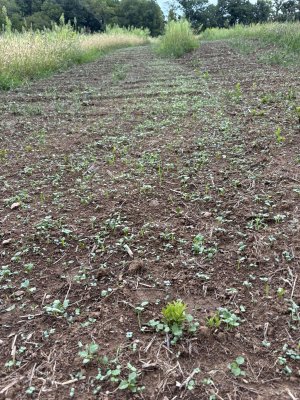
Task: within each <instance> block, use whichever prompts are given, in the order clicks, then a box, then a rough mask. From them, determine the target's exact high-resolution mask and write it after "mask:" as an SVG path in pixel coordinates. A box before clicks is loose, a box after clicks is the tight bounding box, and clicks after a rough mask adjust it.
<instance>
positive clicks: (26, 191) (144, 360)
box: [0, 42, 300, 400]
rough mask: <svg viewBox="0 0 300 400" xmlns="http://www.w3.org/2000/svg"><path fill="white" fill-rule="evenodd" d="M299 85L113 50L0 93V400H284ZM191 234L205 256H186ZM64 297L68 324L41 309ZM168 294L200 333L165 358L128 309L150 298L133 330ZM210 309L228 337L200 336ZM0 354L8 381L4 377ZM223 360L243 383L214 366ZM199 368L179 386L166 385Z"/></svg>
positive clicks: (156, 339)
mask: <svg viewBox="0 0 300 400" xmlns="http://www.w3.org/2000/svg"><path fill="white" fill-rule="evenodd" d="M206 71H207V72H208V74H206V73H205V72H206ZM297 76H299V74H297V73H295V71H288V70H285V69H282V68H279V67H271V66H266V65H262V64H259V63H257V61H256V59H255V55H253V56H251V57H248V58H244V57H242V56H240V55H238V54H237V53H235V52H234V51H233V50H231V49H230V48H229V47H227V46H226V44H224V43H223V42H214V43H204V44H203V45H202V46H201V48H200V49H199V50H198V51H197V52H195V53H193V54H191V55H188V56H186V57H185V58H184V59H183V60H181V61H180V62H174V61H167V60H161V59H158V58H157V57H156V56H155V55H154V54H153V53H152V51H151V49H149V48H147V47H142V48H135V49H125V50H119V51H116V52H115V53H113V54H110V55H108V56H106V57H104V58H102V59H100V60H98V61H96V62H93V63H91V64H88V65H84V66H80V67H74V68H72V69H71V70H69V71H66V72H64V73H61V74H56V75H54V76H53V77H52V78H50V79H45V80H41V81H38V82H35V83H32V84H31V85H30V86H28V87H26V88H25V87H24V88H20V89H18V90H15V91H11V92H9V93H2V94H1V95H0V109H1V120H0V138H1V150H2V152H1V164H0V178H1V187H2V193H3V201H2V202H1V204H0V211H1V214H0V215H1V217H0V220H1V239H2V241H3V240H11V241H10V242H9V243H6V244H2V249H1V265H3V266H7V267H5V268H4V269H3V271H6V272H5V273H3V274H2V277H1V285H2V289H1V292H2V293H1V320H2V326H1V340H2V341H3V343H2V348H1V360H3V364H2V367H1V375H0V378H1V389H2V390H3V388H4V389H5V388H8V389H7V390H5V391H4V392H3V393H2V394H3V396H4V397H3V398H7V399H8V398H13V399H23V398H27V395H26V393H25V391H26V389H27V388H28V387H29V386H34V387H35V388H36V391H35V393H39V396H40V398H44V399H55V398H69V393H70V388H72V387H73V388H74V397H75V398H85V399H92V398H100V399H124V398H128V399H132V398H144V399H163V398H164V400H166V399H172V398H183V399H207V398H209V395H210V394H213V393H215V394H216V398H226V396H230V398H235V399H262V398H263V399H290V398H292V396H295V397H297V395H298V396H299V394H300V393H299V365H297V360H293V359H291V358H289V357H288V356H286V355H285V353H284V351H283V350H282V348H283V347H284V346H287V348H288V349H289V350H293V351H294V352H297V343H298V342H299V334H298V331H297V329H292V327H291V312H290V311H289V307H290V306H291V303H290V302H289V301H288V300H289V298H290V297H291V296H292V298H293V300H294V302H295V304H297V303H299V289H298V287H299V286H298V285H297V282H298V281H297V277H298V274H299V208H298V207H299V191H300V183H299V182H300V181H299V124H298V123H297V119H296V117H295V113H294V108H293V107H294V105H295V104H298V103H299V80H298V79H297ZM237 84H240V86H236V85H237ZM278 127H280V128H281V132H282V135H283V136H284V138H285V140H284V141H283V143H282V144H279V143H277V142H276V137H275V134H274V132H275V130H276V129H277V128H278ZM16 202H17V203H20V205H19V206H17V208H16V209H14V210H11V208H10V207H11V205H12V204H13V203H16ZM199 233H201V234H202V235H203V236H204V237H205V246H206V248H207V249H208V255H204V254H203V255H199V256H196V255H195V254H193V251H192V243H193V238H194V237H195V236H196V235H197V234H199ZM4 243H5V242H4ZM124 244H126V245H127V246H129V248H130V249H131V250H132V252H133V256H134V257H133V259H131V257H130V255H129V254H128V252H126V248H124ZM209 249H210V250H209ZM214 249H216V254H215V255H213V253H214ZM209 254H211V258H210V256H209ZM30 264H33V268H32V270H31V271H29V270H30V267H28V265H30ZM26 265H27V267H26ZM27 281H29V282H27ZM26 285H27V286H26ZM279 287H284V289H285V291H286V294H285V296H284V297H285V299H281V298H280V297H279V296H278V295H277V294H276V293H277V292H276V291H277V289H278V288H279ZM31 288H33V289H34V288H35V289H34V290H30V289H31ZM64 298H68V299H69V300H70V306H69V307H68V308H67V310H66V311H67V314H68V315H67V317H54V316H51V315H48V314H47V313H46V312H45V310H44V308H43V307H44V306H45V305H49V304H51V303H52V302H53V301H54V300H56V299H59V300H63V299H64ZM176 298H181V299H183V300H184V301H185V302H186V303H187V304H188V306H189V311H190V312H191V313H192V314H193V315H194V316H195V317H196V318H197V319H198V320H199V321H200V325H201V329H200V331H199V332H198V333H197V335H196V336H195V337H191V336H188V335H187V336H185V337H184V338H183V340H182V341H180V342H179V343H178V344H177V345H176V346H175V348H174V349H173V348H171V351H170V350H168V349H166V348H165V346H164V336H161V335H159V334H154V333H153V332H151V331H149V330H147V331H146V332H145V333H142V332H141V331H140V329H139V324H138V320H137V316H136V313H135V311H134V307H135V306H137V305H139V304H140V303H141V302H143V301H145V300H147V301H149V304H148V305H147V307H146V310H145V311H144V312H143V313H142V316H141V318H142V323H144V324H145V323H146V322H147V321H148V320H150V319H152V318H159V315H160V310H161V308H162V306H163V305H164V304H165V303H166V302H167V301H169V300H172V299H176ZM220 306H222V307H227V308H228V309H230V310H232V311H234V312H235V313H236V314H237V315H238V316H239V317H240V318H241V319H242V321H243V322H241V323H240V326H239V327H237V328H235V329H233V330H227V329H224V328H222V329H218V330H215V331H214V332H213V331H212V332H210V331H208V330H207V329H206V328H205V327H204V325H205V319H206V318H207V317H208V316H210V315H212V313H214V312H215V311H216V309H217V308H218V307H220ZM241 306H242V307H241ZM241 310H245V311H241ZM294 317H295V315H294ZM297 323H298V324H299V322H297V321H296V320H295V321H293V325H297ZM52 330H53V331H52ZM126 332H132V339H128V338H126ZM78 341H81V342H82V343H83V344H84V345H85V344H87V343H91V342H93V341H95V342H96V343H98V344H99V346H100V351H99V353H100V355H101V356H104V355H106V356H108V357H109V359H114V358H115V356H116V351H117V349H119V350H118V354H119V359H118V363H119V364H120V365H122V369H123V372H122V374H125V372H126V365H127V362H130V363H131V364H133V365H135V366H136V367H137V368H138V369H139V371H141V372H142V374H141V376H140V377H139V384H141V385H145V391H144V392H143V393H142V394H141V395H138V394H135V395H134V394H132V393H127V392H122V391H120V390H119V391H115V388H116V385H115V386H114V385H113V384H109V383H103V382H101V383H99V381H97V380H96V379H95V376H97V367H98V366H99V363H98V364H97V362H96V361H93V362H91V363H89V364H88V365H87V366H84V365H82V360H81V359H80V357H79V356H78V351H79V347H78ZM263 341H265V343H270V345H269V344H268V345H265V346H263V345H262V342H263ZM12 344H14V345H15V347H14V346H13V359H14V360H15V361H17V362H20V365H17V368H9V367H8V366H6V367H4V363H6V362H8V361H10V360H11V357H12V356H11V352H12V350H11V346H12ZM290 354H291V353H290ZM239 355H243V356H244V357H245V359H246V363H245V370H246V372H247V375H246V378H245V379H240V378H238V379H235V378H234V377H233V376H232V375H231V374H230V372H229V370H228V368H227V365H228V363H230V362H232V361H233V360H234V359H235V357H237V356H239ZM278 356H281V357H284V356H285V357H287V362H288V366H289V367H290V368H292V370H293V373H292V375H291V376H290V377H289V376H285V375H284V373H283V372H282V369H283V368H284V367H282V366H280V365H279V364H278V361H277V359H278ZM148 364H151V367H150V368H149V367H147V365H148ZM198 367H199V368H200V369H201V372H200V373H199V375H197V385H196V387H195V389H194V390H193V391H188V390H185V389H184V390H179V389H178V388H177V387H176V381H177V382H180V383H182V382H183V381H184V380H185V379H187V377H188V376H190V374H191V373H192V371H193V369H194V368H198ZM102 369H103V366H102ZM74 377H77V378H78V382H75V381H74V382H72V383H68V382H69V380H70V379H71V380H73V379H74ZM80 377H81V378H82V377H84V378H82V379H79V378H80ZM204 378H210V379H212V381H213V384H211V385H204V384H203V383H201V381H202V379H204ZM62 383H67V384H65V385H64V384H62ZM10 384H11V385H12V386H11V387H9V385H10ZM100 384H101V386H102V388H101V389H99V388H98V387H99V386H100ZM1 389H0V391H1ZM97 390H98V392H97ZM96 392H97V394H96ZM105 393H106V394H105ZM34 396H35V394H34Z"/></svg>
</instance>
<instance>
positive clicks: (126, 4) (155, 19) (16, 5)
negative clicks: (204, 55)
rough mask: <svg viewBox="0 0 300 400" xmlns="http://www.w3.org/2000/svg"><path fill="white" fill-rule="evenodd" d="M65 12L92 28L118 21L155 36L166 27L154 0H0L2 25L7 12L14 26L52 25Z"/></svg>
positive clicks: (76, 23)
mask: <svg viewBox="0 0 300 400" xmlns="http://www.w3.org/2000/svg"><path fill="white" fill-rule="evenodd" d="M62 14H63V15H64V19H65V21H70V22H71V24H72V25H74V26H75V27H76V28H79V29H80V28H85V29H86V30H88V31H91V32H95V31H104V30H105V28H106V26H107V25H115V24H117V25H119V26H124V27H132V26H134V27H137V28H148V29H149V30H150V33H151V35H152V36H157V35H159V34H161V33H162V31H163V29H164V15H163V12H162V10H161V8H160V7H159V5H158V4H157V2H156V1H155V0H0V27H2V26H3V25H4V24H5V20H6V16H7V17H8V18H9V19H10V21H11V25H12V29H16V30H22V29H23V27H25V28H26V27H27V28H31V27H32V28H33V29H43V28H50V27H51V24H52V23H53V22H56V23H58V22H59V20H60V17H61V15H62Z"/></svg>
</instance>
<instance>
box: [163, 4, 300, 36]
mask: <svg viewBox="0 0 300 400" xmlns="http://www.w3.org/2000/svg"><path fill="white" fill-rule="evenodd" d="M177 3H179V5H180V8H181V9H182V10H183V12H184V15H185V16H186V18H187V19H188V20H189V21H190V22H191V23H192V25H193V26H194V27H196V28H202V29H205V28H215V27H220V28H226V27H230V26H233V25H235V24H238V23H239V24H244V25H249V24H252V23H263V22H267V21H280V22H284V21H297V20H298V21H299V20H300V0H274V1H273V2H272V1H270V0H257V1H256V3H252V2H250V1H249V0H218V1H217V3H216V4H211V3H209V1H208V0H178V1H177ZM177 9H178V7H177V5H176V2H173V6H172V7H171V8H170V11H169V19H176V18H177V16H176V11H177Z"/></svg>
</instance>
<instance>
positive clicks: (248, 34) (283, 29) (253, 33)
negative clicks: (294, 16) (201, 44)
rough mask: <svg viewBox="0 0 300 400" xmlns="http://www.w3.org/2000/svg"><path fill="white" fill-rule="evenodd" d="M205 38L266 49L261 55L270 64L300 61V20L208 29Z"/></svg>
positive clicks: (243, 48) (248, 50)
mask: <svg viewBox="0 0 300 400" xmlns="http://www.w3.org/2000/svg"><path fill="white" fill-rule="evenodd" d="M200 38H201V39H202V40H224V39H225V40H229V42H230V43H231V44H232V45H233V46H234V47H236V48H237V49H238V50H239V51H241V52H242V53H245V54H249V53H252V52H254V51H256V49H257V48H263V49H265V50H266V51H265V53H264V54H262V55H259V58H260V60H261V61H265V62H267V63H270V64H282V65H289V64H294V63H299V62H300V22H285V23H280V22H272V23H266V24H255V25H249V26H244V25H235V26H234V27H232V28H229V29H226V28H211V29H207V30H206V31H205V32H203V33H202V34H201V36H200Z"/></svg>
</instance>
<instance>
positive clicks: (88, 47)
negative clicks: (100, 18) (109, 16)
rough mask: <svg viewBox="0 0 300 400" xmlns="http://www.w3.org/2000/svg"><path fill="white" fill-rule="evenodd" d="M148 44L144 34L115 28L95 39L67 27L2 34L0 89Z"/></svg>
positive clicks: (0, 39) (138, 31) (139, 31)
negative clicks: (131, 47) (109, 52)
mask: <svg viewBox="0 0 300 400" xmlns="http://www.w3.org/2000/svg"><path fill="white" fill-rule="evenodd" d="M147 41H148V39H147V32H142V30H134V29H128V30H126V29H121V28H117V27H110V28H109V29H108V31H107V32H106V33H103V34H94V35H88V34H84V33H78V32H75V31H74V30H73V29H72V27H71V26H70V25H68V24H67V25H66V24H63V25H60V26H57V25H54V26H53V29H52V30H44V31H37V32H33V31H28V32H23V33H18V32H14V33H12V32H9V31H8V32H4V33H3V34H2V35H0V89H10V88H12V87H15V86H18V85H20V84H22V83H24V82H27V81H29V80H32V79H35V78H38V77H42V76H46V75H48V74H50V73H51V72H54V71H57V70H60V69H65V68H67V67H68V66H70V65H72V64H75V63H82V62H87V61H90V60H93V59H95V58H96V57H98V56H100V55H101V54H103V53H105V52H107V51H110V50H112V49H116V48H120V47H127V46H136V45H142V44H145V43H147Z"/></svg>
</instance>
